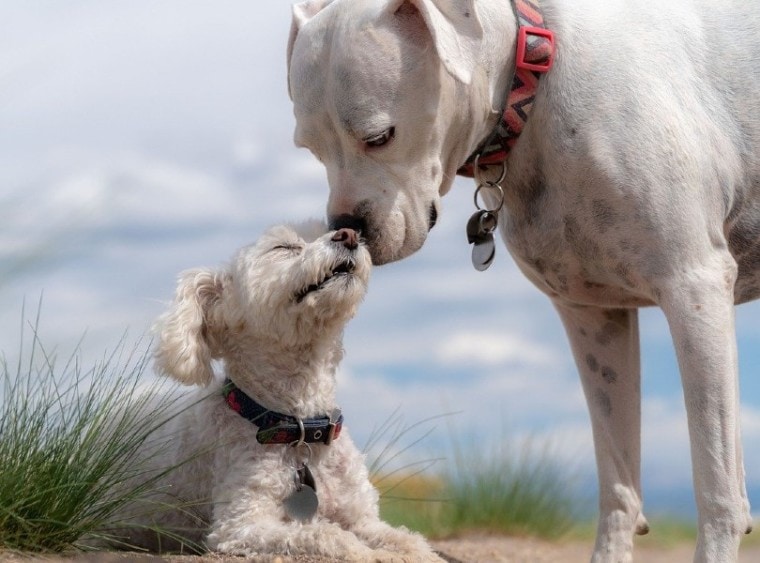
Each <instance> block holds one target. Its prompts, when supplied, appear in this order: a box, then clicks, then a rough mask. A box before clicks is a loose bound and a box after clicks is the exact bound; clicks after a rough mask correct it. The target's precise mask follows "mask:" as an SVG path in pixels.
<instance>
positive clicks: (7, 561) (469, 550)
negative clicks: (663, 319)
mask: <svg viewBox="0 0 760 563" xmlns="http://www.w3.org/2000/svg"><path fill="white" fill-rule="evenodd" d="M432 544H433V545H434V547H435V548H436V549H437V550H438V551H439V553H440V554H441V555H442V556H443V557H444V559H446V560H447V561H449V562H450V563H576V562H577V563H585V562H587V561H588V560H589V556H590V554H591V544H590V543H588V542H577V541H569V542H547V541H543V540H536V539H531V538H514V537H501V536H477V535H473V536H467V537H464V538H459V539H450V540H441V541H434V542H432ZM693 549H694V547H693V545H691V544H679V545H676V546H673V547H652V546H637V548H636V551H635V554H634V560H635V561H637V562H641V563H691V561H692V556H693ZM31 561H35V562H37V561H40V562H42V561H44V562H47V563H67V562H75V563H126V562H130V563H132V562H134V563H243V562H246V563H249V562H250V563H332V562H327V561H325V560H323V559H318V558H313V557H311V558H310V557H279V556H275V557H272V556H267V557H257V558H247V559H246V558H242V557H229V556H221V555H214V554H209V555H203V556H189V555H186V556H177V555H175V556H155V555H142V554H137V553H108V552H101V553H91V554H79V555H72V556H55V557H39V556H37V557H30V556H22V555H16V554H12V553H2V552H0V562H1V563H28V562H31ZM739 562H740V563H758V562H760V544H758V542H752V543H750V544H748V545H746V546H744V547H743V548H742V550H741V552H740V556H739ZM399 563H400V562H399Z"/></svg>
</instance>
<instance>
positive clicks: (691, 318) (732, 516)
mask: <svg viewBox="0 0 760 563" xmlns="http://www.w3.org/2000/svg"><path fill="white" fill-rule="evenodd" d="M735 280H736V264H735V262H734V261H733V259H732V258H731V256H729V255H728V254H727V253H725V254H715V253H714V254H713V256H712V257H711V258H710V259H706V260H705V263H704V264H699V265H698V266H695V267H692V268H690V269H689V270H688V271H685V272H684V273H683V274H680V275H674V276H671V277H670V279H669V280H668V282H667V284H666V285H664V286H662V288H661V289H660V295H661V299H660V306H661V307H662V309H663V311H664V312H665V316H666V317H667V319H668V323H669V325H670V331H671V334H672V336H673V341H674V344H675V348H676V354H677V355H678V362H679V366H680V369H681V379H682V381H683V388H684V398H685V402H686V411H687V414H688V420H689V434H690V436H691V448H692V449H691V456H692V465H693V473H694V488H695V493H696V500H697V508H698V511H699V539H698V541H697V552H696V555H695V561H698V562H704V563H707V562H710V563H719V562H730V561H736V558H737V551H738V547H739V540H740V537H741V535H742V534H743V533H745V532H747V531H748V530H749V528H750V526H751V517H750V514H749V505H748V502H747V496H746V488H745V486H744V483H743V473H744V470H743V467H742V453H741V446H740V445H739V442H738V438H739V434H740V433H739V417H738V408H739V404H738V397H739V390H738V360H737V349H736V334H735V322H734V305H733V303H734V295H733V292H734V283H735Z"/></svg>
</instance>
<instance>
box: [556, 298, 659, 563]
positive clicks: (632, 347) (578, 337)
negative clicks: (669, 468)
mask: <svg viewBox="0 0 760 563" xmlns="http://www.w3.org/2000/svg"><path fill="white" fill-rule="evenodd" d="M557 310H558V311H559V314H560V317H561V318H562V321H563V323H564V325H565V330H566V331H567V334H568V337H569V339H570V345H571V347H572V349H573V355H574V356H575V361H576V364H577V365H578V371H579V372H580V375H581V380H582V382H583V390H584V392H585V394H586V401H587V402H588V407H589V412H590V414H591V424H592V428H593V432H594V447H595V450H596V463H597V469H598V472H599V510H600V515H599V528H598V530H597V539H596V546H595V547H594V555H593V558H592V561H593V562H594V563H602V562H609V563H612V562H615V563H620V562H625V561H631V560H632V551H633V533H634V532H636V533H639V534H644V533H646V532H647V531H648V529H649V528H648V525H647V522H646V519H645V518H644V516H643V514H642V501H641V481H640V458H641V406H640V405H641V391H640V372H641V367H640V357H639V331H638V311H637V310H635V309H630V310H628V309H599V308H594V307H584V308H574V307H568V306H564V305H560V304H557Z"/></svg>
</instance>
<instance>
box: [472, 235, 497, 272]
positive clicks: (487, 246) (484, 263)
mask: <svg viewBox="0 0 760 563" xmlns="http://www.w3.org/2000/svg"><path fill="white" fill-rule="evenodd" d="M494 256H496V245H495V244H494V242H493V235H491V236H489V237H488V238H485V239H484V240H482V241H480V242H476V243H475V244H474V245H473V247H472V265H473V266H475V269H476V270H477V271H479V272H482V271H483V270H486V269H487V268H488V266H490V265H491V262H493V259H494Z"/></svg>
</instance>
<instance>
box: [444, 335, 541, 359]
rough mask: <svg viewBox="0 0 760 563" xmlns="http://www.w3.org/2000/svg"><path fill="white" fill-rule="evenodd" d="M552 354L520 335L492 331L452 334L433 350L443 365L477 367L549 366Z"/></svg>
mask: <svg viewBox="0 0 760 563" xmlns="http://www.w3.org/2000/svg"><path fill="white" fill-rule="evenodd" d="M553 357H554V351H553V350H549V349H546V348H544V347H543V346H539V345H536V344H535V343H533V342H530V341H527V340H525V339H523V338H521V337H519V336H514V335H509V334H497V333H493V332H490V331H489V332H455V333H453V334H450V335H449V336H448V337H447V338H446V339H444V340H443V341H442V342H441V344H440V345H439V346H438V348H437V350H436V359H437V360H438V361H439V362H442V363H446V364H468V365H471V366H473V367H478V366H479V365H486V366H489V365H491V366H492V365H499V364H504V363H509V364H529V365H538V366H541V365H546V364H549V365H551V364H552V363H553V361H552V360H553Z"/></svg>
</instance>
